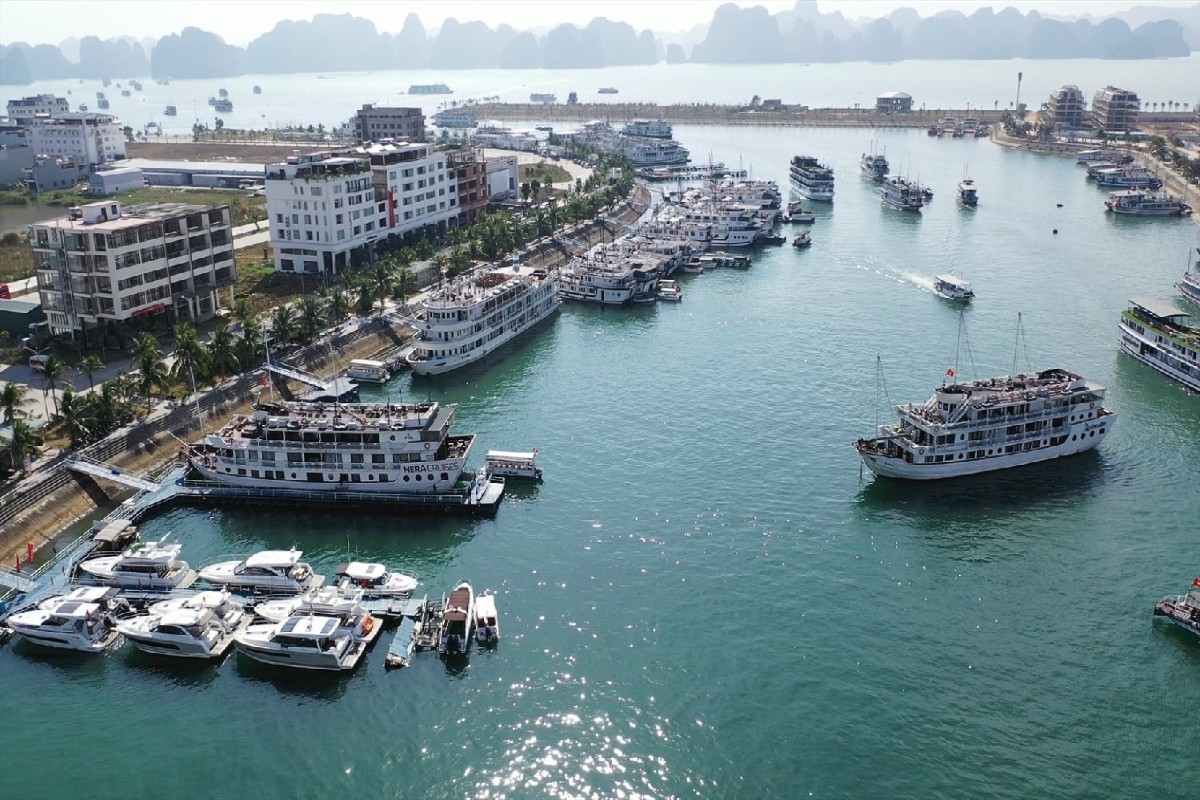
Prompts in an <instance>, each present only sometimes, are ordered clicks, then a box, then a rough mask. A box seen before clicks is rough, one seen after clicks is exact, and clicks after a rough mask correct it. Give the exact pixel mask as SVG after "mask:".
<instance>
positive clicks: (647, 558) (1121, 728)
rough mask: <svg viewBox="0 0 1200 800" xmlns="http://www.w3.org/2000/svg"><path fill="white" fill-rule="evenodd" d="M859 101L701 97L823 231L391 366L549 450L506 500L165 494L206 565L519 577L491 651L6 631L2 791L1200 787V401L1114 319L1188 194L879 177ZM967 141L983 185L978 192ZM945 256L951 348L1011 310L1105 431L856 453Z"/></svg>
mask: <svg viewBox="0 0 1200 800" xmlns="http://www.w3.org/2000/svg"><path fill="white" fill-rule="evenodd" d="M871 135H872V134H871V132H869V131H862V130H819V131H817V130H805V129H793V130H752V131H748V130H745V129H736V130H730V129H720V128H682V127H681V128H679V129H678V130H677V136H678V138H679V139H680V140H681V141H683V142H684V144H685V145H687V146H688V147H689V148H691V150H692V152H693V154H694V156H697V157H698V160H706V158H707V154H708V153H709V152H710V151H711V153H712V156H713V158H714V159H717V160H723V161H725V162H726V163H730V164H737V163H738V162H739V160H740V161H741V162H742V164H743V165H744V166H746V167H748V168H750V169H752V170H753V173H754V175H755V176H757V177H771V178H775V179H777V180H780V181H784V180H785V179H786V170H787V167H786V164H787V159H788V158H789V156H790V155H792V154H796V153H811V154H814V155H817V156H820V157H822V158H825V159H828V160H829V161H830V162H831V163H832V164H833V166H834V168H835V170H836V172H837V176H838V178H837V180H838V183H837V196H836V201H835V202H834V204H833V205H832V206H820V205H817V206H815V209H816V211H817V214H818V221H817V223H816V224H815V225H814V226H813V228H812V235H813V239H814V244H813V246H812V247H811V248H809V249H808V250H806V251H804V252H796V251H794V250H793V249H792V248H791V247H780V248H773V249H768V250H765V251H762V252H761V254H760V255H758V256H757V257H756V259H755V262H754V265H753V267H752V268H751V269H750V270H748V271H744V272H741V271H732V270H731V271H718V272H715V273H710V274H705V275H700V276H682V278H681V284H682V285H683V289H684V293H685V299H684V300H683V302H682V303H680V304H676V305H661V306H659V307H651V308H634V309H628V310H620V309H618V310H612V309H609V310H599V309H594V308H589V307H581V306H568V307H565V308H564V309H563V311H562V313H561V315H560V316H559V318H558V319H557V320H556V321H554V322H552V323H550V324H549V325H546V326H543V327H542V328H540V329H539V330H538V331H537V332H535V333H534V334H532V335H531V336H529V337H527V338H524V339H522V340H521V341H520V342H518V343H516V344H514V345H511V346H509V347H508V348H507V349H506V350H504V351H503V352H502V355H501V356H500V357H498V358H495V359H493V360H492V361H491V362H490V363H488V364H486V365H482V366H478V367H475V368H471V369H468V370H466V371H463V372H461V373H453V374H451V375H449V376H442V377H439V378H435V379H433V380H424V379H421V380H416V381H413V380H412V379H411V378H410V377H409V376H407V375H405V376H401V377H400V378H398V379H396V380H395V381H394V382H393V383H392V384H391V385H390V386H389V387H387V388H386V389H382V390H378V391H379V394H378V395H377V396H378V397H383V396H385V395H387V394H390V395H391V396H392V398H393V399H398V398H400V397H403V399H405V400H408V399H413V398H419V397H425V396H427V395H429V396H432V397H433V398H435V399H437V400H440V401H444V402H456V403H459V404H460V405H459V414H458V427H459V428H460V429H461V430H464V431H474V432H476V433H477V434H478V437H479V438H478V443H477V445H476V446H477V449H478V451H479V452H478V453H477V455H476V461H478V459H479V458H481V456H482V451H483V450H485V449H488V448H504V449H523V448H526V447H534V446H536V447H538V448H540V451H541V456H540V460H541V461H542V462H543V464H544V467H545V469H546V480H545V482H544V483H543V484H541V485H540V486H537V487H530V488H524V489H514V490H513V491H512V492H511V493H510V495H509V497H508V499H507V500H506V501H505V503H504V505H503V506H502V508H501V509H500V513H499V515H498V516H497V517H496V519H494V520H486V521H473V520H459V519H443V518H405V517H399V516H392V515H382V516H381V515H374V516H360V517H348V516H345V515H335V514H322V513H312V512H308V511H305V512H294V513H290V512H284V511H251V510H237V511H233V510H230V511H213V512H209V511H197V510H178V511H174V512H171V513H169V514H167V515H165V516H162V517H159V518H157V519H154V520H152V521H149V522H147V523H146V524H145V525H144V526H143V528H144V534H145V536H146V537H148V538H156V537H158V536H161V535H163V534H165V533H167V532H171V533H173V534H174V535H176V536H178V537H179V538H180V539H181V540H182V541H184V542H185V551H184V555H185V557H187V558H188V559H189V560H190V561H192V562H193V563H198V562H202V561H205V560H208V559H210V558H213V557H215V556H217V555H221V554H226V553H245V552H248V551H252V550H255V549H261V548H266V547H288V546H291V545H293V544H295V545H296V546H298V547H300V548H302V549H303V550H304V551H305V552H306V554H307V555H308V556H309V557H311V559H312V560H313V562H314V563H315V564H316V565H318V566H319V567H322V568H324V569H329V568H331V567H333V566H334V565H335V564H336V563H338V562H339V561H341V560H344V557H345V555H346V554H347V551H351V552H353V553H355V554H357V555H358V556H359V557H361V558H365V559H369V560H379V561H385V562H388V563H390V564H393V565H396V566H401V567H405V568H408V569H412V570H415V571H416V572H417V573H418V574H419V575H420V576H421V578H422V580H423V582H424V587H425V589H427V590H428V591H429V592H430V593H431V594H434V595H440V594H441V593H442V592H445V591H449V589H450V588H451V587H452V586H453V585H454V584H455V583H456V582H457V581H458V580H459V579H460V578H462V577H469V578H471V579H472V581H473V582H474V584H475V586H476V588H477V589H483V588H492V589H494V590H496V591H497V592H498V595H499V600H498V604H499V608H500V613H501V634H502V641H501V642H500V644H499V647H498V648H497V649H496V650H495V651H492V652H487V651H478V650H476V651H473V652H472V653H471V656H470V658H469V661H468V662H467V663H465V664H446V663H443V662H442V661H440V660H439V659H438V658H437V657H436V656H433V655H429V654H425V655H421V656H419V657H417V658H416V659H415V661H414V664H413V666H412V667H410V668H408V669H405V670H402V671H391V672H389V671H385V669H384V663H383V661H384V658H383V656H384V652H385V651H386V647H387V644H388V642H389V641H390V635H391V634H389V633H386V632H385V634H384V637H383V638H381V640H380V641H379V642H378V643H377V644H376V646H375V649H374V650H373V651H372V652H371V653H369V655H368V657H367V659H366V660H365V662H364V663H363V664H361V665H360V667H359V669H358V670H357V671H356V672H354V673H353V674H351V675H348V676H333V677H326V676H313V675H291V674H287V673H286V672H280V671H278V670H272V669H269V668H266V667H262V666H260V665H256V664H255V663H253V662H249V661H247V660H245V659H244V658H241V657H238V656H236V655H234V656H233V657H230V658H229V659H227V660H226V661H225V662H224V663H222V664H220V665H219V666H215V667H213V666H208V665H197V664H178V663H174V662H173V661H163V660H159V659H154V658H151V657H149V656H145V655H143V654H141V653H139V652H137V651H135V650H133V648H132V647H124V648H123V649H120V650H117V651H114V652H111V653H108V654H106V655H104V656H101V657H94V656H93V657H85V656H72V655H66V654H56V653H44V652H41V651H39V650H37V649H35V648H33V647H30V646H28V645H25V644H20V643H18V644H15V645H14V644H10V645H8V646H6V647H4V648H3V649H0V688H2V691H0V786H2V787H3V792H2V794H3V795H5V796H12V797H50V798H70V797H83V796H86V797H91V798H107V797H114V798H115V797H127V796H129V795H130V793H131V792H135V791H144V792H149V793H150V794H152V795H154V796H161V797H217V798H240V797H250V796H254V797H260V798H292V797H320V796H328V795H330V794H332V793H335V792H336V793H338V794H345V795H353V796H361V797H398V798H399V797H405V798H407V797H431V798H432V797H438V798H442V797H445V798H451V797H472V798H494V797H510V798H527V797H559V798H576V797H595V798H616V797H639V796H644V797H703V798H717V797H721V798H723V797H788V798H790V797H805V796H812V797H846V798H861V797H893V798H940V797H945V798H956V797H989V798H1029V797H1081V798H1082V797H1131V798H1132V797H1136V798H1181V797H1188V796H1193V795H1194V793H1195V789H1196V783H1195V781H1196V775H1197V771H1196V763H1197V760H1196V756H1197V752H1196V747H1195V737H1194V735H1191V734H1189V727H1190V726H1192V725H1193V724H1194V722H1195V720H1196V719H1197V718H1198V717H1200V642H1198V641H1196V640H1195V638H1194V637H1188V636H1187V635H1186V634H1184V633H1183V632H1182V631H1179V630H1178V629H1175V628H1168V627H1167V626H1165V625H1164V624H1162V623H1154V622H1153V621H1152V615H1151V612H1152V608H1153V604H1154V602H1155V601H1156V600H1157V599H1158V598H1159V597H1160V596H1161V595H1164V594H1168V593H1176V592H1179V591H1182V590H1183V589H1184V587H1185V586H1186V585H1187V584H1188V583H1189V582H1190V581H1191V579H1192V577H1194V576H1195V575H1198V574H1200V398H1198V397H1195V396H1189V395H1187V394H1186V393H1184V392H1183V391H1182V390H1181V389H1179V388H1178V387H1177V386H1176V385H1175V384H1173V383H1171V382H1169V381H1167V380H1166V379H1164V378H1161V377H1159V376H1158V375H1157V374H1155V373H1153V372H1152V371H1150V370H1149V369H1148V368H1145V367H1143V366H1141V365H1140V364H1137V363H1136V362H1133V361H1132V360H1131V359H1129V358H1127V357H1125V356H1123V355H1122V354H1120V353H1119V352H1118V347H1117V344H1116V340H1117V327H1116V325H1117V319H1118V316H1119V314H1120V311H1121V309H1122V308H1123V307H1124V306H1125V300H1126V298H1128V297H1130V296H1133V295H1139V294H1146V295H1152V296H1157V297H1162V298H1167V299H1171V298H1174V290H1173V289H1172V284H1173V283H1174V282H1175V280H1177V279H1178V277H1179V275H1180V274H1181V273H1182V272H1183V270H1184V267H1185V265H1186V263H1187V260H1188V258H1189V254H1193V253H1194V248H1195V247H1196V246H1197V245H1198V244H1200V237H1198V235H1197V231H1198V228H1197V226H1196V225H1195V223H1194V222H1192V221H1190V220H1126V219H1112V218H1111V217H1110V216H1107V215H1105V214H1104V212H1103V207H1102V201H1103V199H1104V197H1105V195H1104V194H1103V193H1102V192H1100V191H1099V190H1097V189H1096V188H1095V187H1094V186H1093V185H1091V184H1089V183H1087V182H1086V181H1085V179H1084V176H1083V171H1082V169H1081V168H1079V167H1076V166H1075V165H1074V163H1073V162H1072V161H1069V160H1065V159H1060V158H1055V157H1049V156H1039V155H1034V154H1030V153H1023V152H1011V151H1004V150H1001V149H999V148H997V147H995V146H993V145H991V144H990V143H987V142H983V141H979V142H976V141H973V140H937V139H930V138H928V137H927V136H926V135H925V134H924V132H923V131H890V132H883V133H880V134H878V140H877V142H876V145H877V147H880V148H886V151H887V156H888V158H889V159H891V161H892V163H893V165H895V168H896V169H897V171H900V172H904V173H908V174H909V175H911V176H912V177H914V178H916V177H918V176H919V178H920V180H921V181H922V182H923V183H928V184H930V185H931V186H932V187H933V189H934V191H935V192H936V197H935V198H934V200H933V201H932V203H931V204H930V205H929V206H928V207H927V208H926V209H925V211H924V213H923V214H921V215H920V216H919V217H918V216H914V215H905V214H902V213H900V212H895V211H891V210H888V209H885V208H883V207H881V206H880V204H879V202H878V198H877V191H876V190H875V189H874V188H873V186H872V185H870V184H868V183H867V182H866V181H863V180H862V179H860V178H859V177H858V169H857V163H858V158H859V156H860V154H861V153H862V151H863V150H864V149H868V148H869V147H870V144H871V142H870V137H871ZM968 165H969V171H970V174H971V176H972V177H973V178H974V179H975V180H976V182H977V184H978V185H979V188H980V198H981V199H980V205H979V208H978V209H975V210H973V211H972V210H966V209H961V208H959V207H958V206H957V205H956V203H955V202H954V195H953V190H954V186H955V184H956V183H957V181H958V180H959V179H960V178H961V177H962V174H963V172H964V168H967V167H968ZM1059 203H1061V204H1062V207H1061V208H1059V207H1057V204H1059ZM1055 229H1057V231H1058V232H1057V234H1055V233H1053V231H1054V230H1055ZM949 269H953V270H954V271H956V272H958V273H960V274H962V275H963V276H965V277H966V278H968V279H969V280H971V281H972V282H973V284H974V287H975V290H976V293H977V299H976V300H975V302H974V303H973V304H971V306H970V307H969V308H967V309H966V311H965V312H964V316H965V329H966V332H967V339H968V341H969V352H968V347H967V346H966V345H965V344H964V346H963V347H962V348H961V349H960V351H959V355H958V365H959V366H958V369H959V374H960V375H961V376H964V377H984V376H989V375H998V374H1004V373H1007V372H1008V371H1009V370H1010V368H1011V366H1012V362H1013V354H1014V344H1015V343H1016V341H1017V340H1016V321H1017V314H1018V312H1021V313H1022V315H1023V317H1022V318H1023V324H1024V328H1025V331H1026V337H1025V343H1024V344H1023V345H1022V346H1020V347H1018V348H1016V349H1017V355H1018V359H1017V366H1018V369H1019V370H1026V369H1029V368H1045V367H1049V366H1063V367H1067V368H1070V369H1072V370H1075V371H1078V372H1081V373H1083V374H1085V375H1087V376H1089V377H1091V378H1094V379H1096V380H1098V381H1100V382H1101V383H1103V384H1104V385H1106V386H1107V387H1108V397H1107V400H1106V403H1107V404H1109V405H1111V406H1112V407H1113V408H1115V409H1116V410H1117V411H1118V413H1119V414H1120V417H1119V420H1118V423H1117V425H1116V427H1115V429H1114V430H1113V432H1112V433H1111V434H1110V435H1109V437H1108V438H1107V439H1106V441H1105V442H1104V443H1103V444H1102V446H1101V447H1100V448H1099V449H1098V450H1096V451H1093V452H1090V453H1087V454H1084V455H1082V456H1079V457H1075V458H1071V459H1066V460H1061V461H1058V462H1055V463H1051V464H1047V465H1042V466H1035V467H1029V468H1025V469H1022V470H1018V471H1016V472H1011V473H1003V474H998V475H992V476H986V477H982V478H978V479H971V480H964V481H954V482H947V483H940V484H938V485H933V486H923V485H909V484H901V483H894V482H887V481H883V480H877V479H873V478H872V477H871V476H870V474H869V473H868V474H867V475H865V476H863V475H861V474H860V472H861V470H860V468H859V462H858V459H857V456H856V454H855V453H854V450H853V449H852V447H851V443H852V442H853V441H854V440H855V439H856V438H857V437H859V436H863V435H866V434H869V433H870V432H871V431H872V429H873V427H874V425H875V422H876V419H877V416H878V415H885V416H884V418H886V414H887V411H886V408H884V407H883V406H884V405H886V402H887V400H889V399H890V400H891V401H892V402H906V401H911V400H924V399H925V398H926V397H928V395H929V394H930V392H931V390H932V389H933V387H934V386H935V385H937V384H938V383H939V381H940V380H941V378H942V376H943V375H944V374H945V371H946V369H947V368H948V367H950V366H952V365H954V364H955V358H956V342H957V341H958V336H957V331H958V329H959V316H958V313H957V312H956V310H955V308H954V307H953V306H952V305H951V304H948V303H946V302H945V301H942V300H939V299H938V298H937V297H935V296H934V295H933V294H932V292H931V291H930V289H929V282H930V280H931V279H932V277H933V276H934V275H935V274H937V273H939V272H943V271H946V270H949ZM1175 299H1177V298H1175ZM877 356H878V357H879V359H880V361H881V363H882V367H883V376H884V378H885V379H886V392H884V393H881V392H877V379H876V360H877ZM881 394H882V395H883V396H882V401H883V402H882V403H880V402H877V400H878V399H880V395H881ZM64 751H69V753H70V754H71V755H70V757H68V755H67V753H66V752H64ZM52 756H53V758H54V760H55V763H57V764H59V765H60V766H59V767H57V768H53V769H49V768H39V769H34V768H31V766H32V765H45V764H47V763H48V759H50V758H51V757H52ZM149 765H152V766H149Z"/></svg>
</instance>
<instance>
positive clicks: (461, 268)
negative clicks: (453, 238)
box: [450, 245, 471, 275]
mask: <svg viewBox="0 0 1200 800" xmlns="http://www.w3.org/2000/svg"><path fill="white" fill-rule="evenodd" d="M470 266H471V258H470V257H469V256H468V255H467V251H466V250H464V249H463V248H462V246H461V245H455V246H454V247H453V248H452V249H451V250H450V270H451V272H453V273H454V274H456V275H457V274H459V273H462V272H466V270H467V268H469V267H470Z"/></svg>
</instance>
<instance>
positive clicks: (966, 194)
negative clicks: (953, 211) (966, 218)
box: [958, 178, 979, 208]
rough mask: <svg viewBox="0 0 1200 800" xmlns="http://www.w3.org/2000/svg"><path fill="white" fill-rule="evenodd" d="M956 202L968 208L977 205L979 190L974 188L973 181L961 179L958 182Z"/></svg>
mask: <svg viewBox="0 0 1200 800" xmlns="http://www.w3.org/2000/svg"><path fill="white" fill-rule="evenodd" d="M958 202H960V203H962V204H963V205H964V206H967V207H968V208H974V207H975V206H977V205H979V190H978V189H977V188H976V186H975V181H973V180H971V179H970V178H963V179H962V180H961V181H959V183H958Z"/></svg>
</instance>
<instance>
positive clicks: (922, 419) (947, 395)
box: [855, 369, 1117, 480]
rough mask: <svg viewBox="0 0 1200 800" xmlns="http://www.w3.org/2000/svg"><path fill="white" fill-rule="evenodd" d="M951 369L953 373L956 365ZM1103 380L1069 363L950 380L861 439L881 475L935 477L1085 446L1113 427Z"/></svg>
mask: <svg viewBox="0 0 1200 800" xmlns="http://www.w3.org/2000/svg"><path fill="white" fill-rule="evenodd" d="M947 375H948V376H949V377H951V378H953V377H954V370H949V371H948V372H947ZM1104 391H1105V390H1104V387H1102V386H1099V385H1097V384H1095V383H1093V382H1092V381H1089V380H1087V379H1086V378H1083V377H1081V376H1080V375H1077V374H1075V373H1073V372H1068V371H1066V370H1063V369H1050V370H1045V371H1043V372H1039V373H1037V374H1031V375H1013V376H1005V377H1000V378H991V379H988V380H979V381H967V382H962V383H958V382H954V383H948V384H944V385H942V386H941V387H939V388H938V389H937V390H935V391H934V393H933V395H932V396H931V397H930V398H929V400H927V401H926V402H924V403H921V404H917V403H910V404H904V405H897V406H894V408H893V410H894V411H895V413H896V416H897V417H898V420H899V421H898V423H897V424H894V425H881V426H880V427H879V431H878V435H877V436H876V437H874V438H871V439H859V440H858V442H857V443H856V444H855V449H857V450H858V453H859V455H860V456H861V457H862V459H863V462H864V463H865V464H866V466H867V467H868V468H869V469H870V470H871V471H872V472H874V473H875V474H876V475H881V476H884V477H889V478H903V479H907V480H936V479H942V478H956V477H961V476H965V475H976V474H979V473H983V472H991V471H993V470H999V469H1008V468H1011V467H1019V466H1025V465H1027V464H1034V463H1037V462H1039V461H1048V460H1050V459H1055V458H1060V457H1062V456H1068V455H1074V454H1076V453H1082V452H1083V451H1085V450H1090V449H1092V448H1093V447H1096V446H1097V445H1098V444H1100V442H1102V441H1103V440H1104V437H1105V436H1107V435H1108V433H1109V432H1110V431H1111V430H1112V427H1113V425H1114V424H1115V422H1116V417H1117V415H1116V412H1114V411H1112V410H1111V409H1107V408H1105V407H1104V405H1103V400H1104Z"/></svg>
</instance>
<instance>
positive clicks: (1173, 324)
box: [1121, 297, 1200, 392]
mask: <svg viewBox="0 0 1200 800" xmlns="http://www.w3.org/2000/svg"><path fill="white" fill-rule="evenodd" d="M1187 320H1188V313H1187V312H1186V311H1184V310H1182V309H1179V308H1176V307H1175V306H1173V305H1171V304H1169V303H1164V302H1161V301H1159V300H1154V299H1152V298H1149V297H1135V298H1133V299H1131V300H1130V301H1129V308H1127V309H1126V310H1125V311H1124V312H1122V314H1121V349H1122V350H1124V351H1125V352H1126V353H1128V354H1129V355H1131V356H1133V357H1134V358H1136V359H1137V360H1138V361H1141V362H1142V363H1143V364H1147V365H1149V366H1151V367H1153V368H1154V369H1156V370H1158V371H1159V372H1161V373H1162V374H1163V375H1166V376H1167V377H1168V378H1171V379H1173V380H1175V381H1178V382H1179V383H1181V384H1183V385H1184V386H1186V387H1187V388H1189V389H1191V390H1192V391H1193V392H1200V327H1197V326H1193V325H1189V324H1187Z"/></svg>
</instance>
